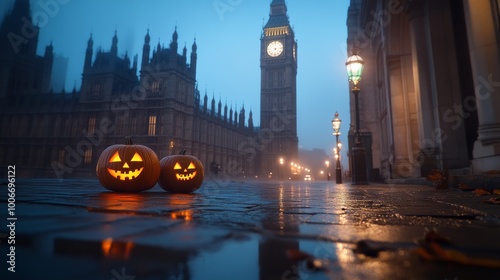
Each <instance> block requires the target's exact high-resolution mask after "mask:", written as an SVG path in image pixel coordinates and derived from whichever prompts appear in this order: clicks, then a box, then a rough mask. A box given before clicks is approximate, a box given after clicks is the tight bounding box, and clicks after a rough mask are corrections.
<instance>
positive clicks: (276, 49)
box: [267, 41, 283, 57]
mask: <svg viewBox="0 0 500 280" xmlns="http://www.w3.org/2000/svg"><path fill="white" fill-rule="evenodd" d="M282 52H283V44H282V43H281V42H280V41H272V42H271V43H269V45H267V54H268V55H269V56H272V57H277V56H279V55H280V54H281V53H282Z"/></svg>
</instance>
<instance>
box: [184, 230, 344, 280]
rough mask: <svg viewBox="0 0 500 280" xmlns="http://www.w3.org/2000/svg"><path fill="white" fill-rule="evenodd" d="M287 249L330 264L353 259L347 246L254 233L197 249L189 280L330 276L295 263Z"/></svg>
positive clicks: (316, 278)
mask: <svg viewBox="0 0 500 280" xmlns="http://www.w3.org/2000/svg"><path fill="white" fill-rule="evenodd" d="M290 250H295V251H297V250H298V251H301V252H306V253H308V254H310V255H312V256H317V257H318V258H322V259H324V260H327V261H328V262H331V263H337V262H338V260H339V259H340V258H342V259H343V260H344V261H351V260H352V258H354V256H353V253H352V250H351V249H350V247H349V246H345V245H342V244H335V243H331V242H322V241H320V240H307V239H306V240H302V239H300V240H298V239H283V238H265V237H262V236H260V235H257V234H252V235H249V236H248V237H247V238H244V239H243V240H242V239H238V240H229V241H225V242H224V243H223V244H222V245H221V246H218V247H217V248H214V249H213V250H206V251H202V252H200V253H199V254H198V255H196V256H195V257H194V258H192V259H191V260H190V261H189V266H190V270H191V276H192V278H191V279H206V277H207V275H209V276H210V279H312V280H319V279H330V277H328V275H327V271H313V270H311V269H309V268H307V266H306V264H305V262H297V261H294V260H292V259H291V258H290V256H289V255H288V254H287V252H289V251H290Z"/></svg>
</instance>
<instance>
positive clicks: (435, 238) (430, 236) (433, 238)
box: [422, 230, 452, 245]
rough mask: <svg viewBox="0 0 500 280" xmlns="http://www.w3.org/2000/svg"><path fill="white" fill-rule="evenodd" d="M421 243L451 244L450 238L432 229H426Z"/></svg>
mask: <svg viewBox="0 0 500 280" xmlns="http://www.w3.org/2000/svg"><path fill="white" fill-rule="evenodd" d="M422 241H423V244H429V243H431V242H434V243H438V244H446V245H449V244H452V242H451V240H450V239H448V238H446V237H444V236H442V235H441V234H439V233H437V232H436V231H434V230H428V231H426V232H425V233H424V239H423V240H422Z"/></svg>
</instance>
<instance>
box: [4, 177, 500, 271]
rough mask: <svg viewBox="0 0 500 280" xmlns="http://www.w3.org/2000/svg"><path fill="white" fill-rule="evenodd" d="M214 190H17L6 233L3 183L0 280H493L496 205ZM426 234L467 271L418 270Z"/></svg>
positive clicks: (445, 267)
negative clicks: (435, 236)
mask: <svg viewBox="0 0 500 280" xmlns="http://www.w3.org/2000/svg"><path fill="white" fill-rule="evenodd" d="M222 181H223V180H207V181H205V182H204V184H203V186H202V188H201V189H199V190H198V191H196V192H195V193H193V194H170V193H167V192H165V191H163V190H162V189H161V188H159V187H158V186H155V187H154V188H153V189H151V190H149V191H146V192H143V193H138V194H123V193H113V192H109V191H107V190H105V189H104V188H102V187H101V186H100V185H99V183H98V181H97V180H64V181H62V182H59V181H57V180H50V179H31V180H20V179H19V180H18V181H17V182H16V191H15V213H14V214H15V216H14V217H15V218H17V220H15V221H14V222H15V229H12V226H11V227H8V226H9V225H11V224H10V223H11V222H12V220H8V219H9V218H12V217H9V216H8V214H7V213H8V212H7V209H8V193H7V187H6V183H5V182H4V183H2V186H1V192H0V197H1V201H0V207H2V209H3V210H2V211H1V212H0V213H1V216H0V219H1V221H3V223H4V224H6V225H7V226H2V227H1V229H0V234H1V255H0V260H1V262H0V263H1V273H0V279H30V280H31V279H33V280H35V279H51V280H53V279H71V280H78V279H85V280H88V279H92V280H94V279H105V280H110V279H112V280H149V279H443V280H444V279H457V280H462V279H500V268H490V267H488V265H486V266H484V265H483V264H484V263H485V262H486V263H493V266H494V265H495V264H497V263H498V261H499V260H500V240H499V236H500V205H494V204H488V203H485V202H484V201H485V200H488V199H490V198H494V197H498V195H496V196H495V195H489V196H477V195H476V194H475V193H474V192H463V191H460V190H457V189H446V190H436V189H434V188H432V187H429V186H421V185H383V184H371V185H367V186H351V185H350V184H348V183H347V184H340V185H336V184H335V183H334V182H326V181H323V182H320V181H312V182H294V181H286V182H272V181H237V182H236V181H225V182H222ZM431 230H433V231H435V232H436V233H438V236H439V238H442V239H446V240H445V241H450V243H451V244H445V243H446V242H439V244H443V245H442V246H441V247H439V250H441V249H442V250H445V251H444V252H445V253H449V252H457V251H458V252H460V253H456V254H460V255H459V256H462V255H461V254H465V255H466V256H467V257H466V258H467V259H474V260H479V261H478V262H479V265H478V264H477V262H476V263H475V264H474V265H469V264H468V263H467V262H465V263H464V262H460V261H459V262H457V261H443V259H440V260H439V261H437V260H425V259H423V258H422V255H419V254H417V253H416V252H418V250H419V248H422V247H421V245H419V244H420V243H421V242H422V241H421V240H422V239H423V236H424V233H425V232H428V231H431ZM13 234H14V237H13V238H12V235H13ZM9 237H10V239H9ZM12 239H14V240H15V247H13V248H14V254H15V257H14V261H15V272H10V271H8V268H9V267H12V266H11V265H12V263H10V264H9V263H8V261H9V260H12V248H11V247H10V246H11V245H8V244H7V242H8V241H9V240H12ZM419 240H420V243H419ZM8 255H11V256H10V257H9V256H8ZM490 266H491V265H490Z"/></svg>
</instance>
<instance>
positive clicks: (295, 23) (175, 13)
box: [0, 0, 350, 162]
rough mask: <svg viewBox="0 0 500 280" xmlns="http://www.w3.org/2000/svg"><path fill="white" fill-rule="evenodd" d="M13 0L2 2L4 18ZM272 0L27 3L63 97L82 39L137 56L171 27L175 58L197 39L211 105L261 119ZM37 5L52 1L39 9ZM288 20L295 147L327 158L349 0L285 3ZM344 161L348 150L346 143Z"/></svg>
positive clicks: (345, 95)
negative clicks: (294, 52)
mask: <svg viewBox="0 0 500 280" xmlns="http://www.w3.org/2000/svg"><path fill="white" fill-rule="evenodd" d="M13 2H14V0H7V1H0V15H4V14H5V13H6V12H7V11H8V10H9V8H10V6H11V5H12V3H13ZM270 2H271V0H264V1H255V0H32V1H31V3H32V6H31V7H32V12H33V14H34V15H35V17H34V21H35V23H36V22H38V24H39V26H40V27H41V31H40V37H39V45H38V53H39V54H42V53H43V51H44V50H45V46H46V45H48V44H50V42H52V43H53V46H54V52H55V53H57V54H62V55H63V56H65V57H68V58H69V65H68V67H69V69H68V74H67V77H66V91H71V90H72V89H73V87H74V85H75V83H76V87H77V89H79V88H80V85H81V73H82V70H83V60H84V55H85V49H86V46H87V40H88V38H89V36H90V34H91V33H92V37H93V39H94V52H95V51H96V50H97V49H98V48H99V47H102V49H103V51H109V49H110V47H111V39H112V37H113V35H114V33H115V30H116V31H117V35H118V40H119V41H118V53H119V54H120V55H125V53H126V52H127V53H128V56H129V57H131V58H132V57H133V56H134V55H136V54H137V55H138V56H139V68H140V57H141V56H142V46H143V43H144V36H145V35H146V31H147V30H148V28H149V33H150V36H151V45H152V46H156V45H157V44H158V42H160V44H162V45H165V46H166V47H168V45H169V43H170V40H171V38H172V33H173V32H174V30H175V27H176V26H177V32H178V34H179V53H180V52H182V48H183V47H184V45H186V46H187V49H188V59H189V54H190V53H191V45H192V44H193V41H194V39H195V38H196V43H197V45H198V71H197V80H198V86H199V89H200V91H201V93H202V96H203V95H204V93H205V91H206V92H207V93H208V96H209V100H211V98H212V96H215V99H216V101H218V100H219V98H220V99H221V100H222V103H223V104H224V103H225V102H227V104H228V106H231V105H232V106H233V108H234V107H236V106H237V108H238V110H239V109H240V108H241V106H242V105H244V106H245V109H246V111H247V112H249V110H250V109H251V110H252V111H253V116H254V124H255V125H257V126H258V125H259V123H260V120H259V115H260V66H259V63H260V62H259V59H260V36H261V32H262V27H263V25H264V24H265V22H267V20H268V18H269V4H270ZM41 3H51V4H54V3H57V5H49V6H48V7H43V5H41ZM286 3H287V6H288V15H289V17H290V22H291V25H292V27H293V28H294V30H295V35H296V39H297V40H298V63H299V67H298V75H297V104H298V105H297V106H298V108H297V110H298V136H299V147H300V148H302V149H308V150H311V149H314V148H320V149H324V150H325V152H326V153H327V154H328V155H330V156H331V155H332V149H333V147H334V139H335V138H334V136H333V135H332V128H331V120H332V118H333V116H334V114H335V111H338V112H339V114H340V118H341V119H342V121H343V122H342V130H341V131H342V136H341V140H342V142H343V143H344V144H346V143H347V131H348V128H349V123H350V120H349V88H348V82H347V75H346V70H345V61H346V59H347V52H346V37H347V27H346V18H347V9H348V5H349V0H335V1H332V0H315V1H311V0H308V1H306V0H288V1H286ZM344 147H345V148H344V149H343V153H342V154H343V159H344V162H345V160H346V159H347V157H346V154H345V152H346V150H347V149H346V148H347V145H344Z"/></svg>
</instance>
